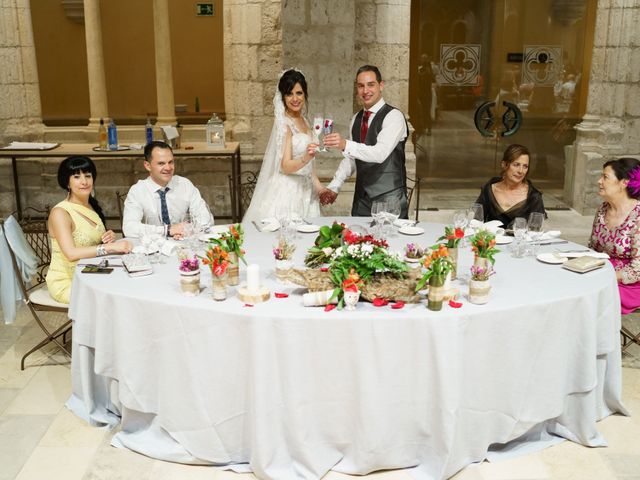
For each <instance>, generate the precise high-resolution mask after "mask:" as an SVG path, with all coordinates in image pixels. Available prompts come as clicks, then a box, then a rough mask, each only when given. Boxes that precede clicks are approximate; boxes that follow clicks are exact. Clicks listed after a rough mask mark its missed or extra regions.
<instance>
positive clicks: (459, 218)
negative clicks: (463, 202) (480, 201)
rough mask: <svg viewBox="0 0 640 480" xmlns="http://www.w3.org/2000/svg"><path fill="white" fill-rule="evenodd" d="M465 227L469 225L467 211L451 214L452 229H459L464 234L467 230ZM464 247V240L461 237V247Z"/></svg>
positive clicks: (457, 211)
mask: <svg viewBox="0 0 640 480" xmlns="http://www.w3.org/2000/svg"><path fill="white" fill-rule="evenodd" d="M467 225H469V217H468V216H467V210H456V211H455V212H453V228H460V229H462V231H463V232H464V231H465V229H466V228H467ZM465 233H466V232H465ZM466 245H467V243H466V238H464V237H463V238H462V247H465V246H466Z"/></svg>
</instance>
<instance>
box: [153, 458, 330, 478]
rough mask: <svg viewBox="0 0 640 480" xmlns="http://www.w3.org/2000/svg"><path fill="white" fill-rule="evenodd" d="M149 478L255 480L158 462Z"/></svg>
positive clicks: (228, 473) (247, 474)
mask: <svg viewBox="0 0 640 480" xmlns="http://www.w3.org/2000/svg"><path fill="white" fill-rule="evenodd" d="M151 478H152V479H153V480H175V479H177V478H179V479H181V480H256V477H255V475H253V474H251V473H235V472H229V471H226V470H220V469H217V468H214V467H205V466H198V465H182V464H180V463H171V462H163V461H160V460H158V461H156V462H155V463H154V464H153V467H152V468H151ZM325 478H326V477H325Z"/></svg>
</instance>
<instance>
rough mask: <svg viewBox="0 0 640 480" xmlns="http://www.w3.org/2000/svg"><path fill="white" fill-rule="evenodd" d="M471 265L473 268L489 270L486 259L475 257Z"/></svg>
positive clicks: (488, 261)
mask: <svg viewBox="0 0 640 480" xmlns="http://www.w3.org/2000/svg"><path fill="white" fill-rule="evenodd" d="M473 265H474V267H482V268H490V267H491V261H490V260H489V259H488V258H484V257H478V256H477V255H476V257H475V258H474V259H473Z"/></svg>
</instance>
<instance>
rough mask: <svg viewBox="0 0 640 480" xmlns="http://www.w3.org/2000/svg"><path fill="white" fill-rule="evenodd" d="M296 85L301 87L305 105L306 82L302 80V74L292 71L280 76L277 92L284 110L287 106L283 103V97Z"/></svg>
mask: <svg viewBox="0 0 640 480" xmlns="http://www.w3.org/2000/svg"><path fill="white" fill-rule="evenodd" d="M296 83H299V84H300V86H301V87H302V91H303V92H304V100H305V103H306V101H307V100H308V98H307V80H306V79H305V78H304V75H303V74H302V72H300V71H298V70H294V69H291V70H287V71H286V72H284V73H283V74H282V76H281V77H280V81H279V82H278V90H279V91H280V95H282V103H284V106H285V108H286V107H287V104H286V103H285V101H284V97H285V95H289V94H290V93H291V92H292V91H293V87H295V86H296Z"/></svg>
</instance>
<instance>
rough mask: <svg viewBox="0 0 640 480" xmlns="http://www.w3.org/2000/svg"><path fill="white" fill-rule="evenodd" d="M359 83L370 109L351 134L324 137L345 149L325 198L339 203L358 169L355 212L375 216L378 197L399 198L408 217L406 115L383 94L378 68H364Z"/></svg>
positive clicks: (323, 193)
mask: <svg viewBox="0 0 640 480" xmlns="http://www.w3.org/2000/svg"><path fill="white" fill-rule="evenodd" d="M356 88H357V95H358V97H359V98H360V100H362V103H363V104H364V109H363V110H360V111H359V112H358V113H356V115H355V116H354V117H353V119H352V120H351V124H350V131H351V139H350V140H347V139H344V138H342V136H341V135H340V134H339V133H332V134H330V135H327V136H326V137H325V138H324V144H325V145H326V146H327V147H333V148H339V149H340V150H342V152H343V155H344V158H343V159H342V162H340V165H339V166H338V169H337V170H336V173H335V175H334V177H333V180H332V181H331V183H330V184H329V185H328V187H327V188H325V189H324V190H322V191H321V192H320V201H321V202H322V204H324V205H326V204H328V203H333V202H334V201H335V199H336V197H337V195H338V192H339V191H340V188H341V187H342V185H343V183H344V182H345V180H346V179H347V178H349V177H350V176H351V175H352V174H353V172H354V171H356V172H357V174H356V189H355V193H354V195H353V205H352V207H351V215H352V216H365V217H370V216H371V204H372V203H373V202H374V201H377V200H387V199H391V198H397V199H398V201H399V202H400V218H408V203H407V189H406V177H407V174H406V167H405V155H404V144H405V141H406V139H407V131H408V128H407V122H406V120H405V118H404V114H403V113H402V112H401V111H400V110H398V109H397V108H394V107H392V106H390V105H388V104H387V103H385V101H384V99H383V98H382V90H383V89H384V82H383V81H382V76H381V75H380V70H379V69H378V67H375V66H373V65H364V66H362V67H360V68H359V69H358V73H357V74H356Z"/></svg>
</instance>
